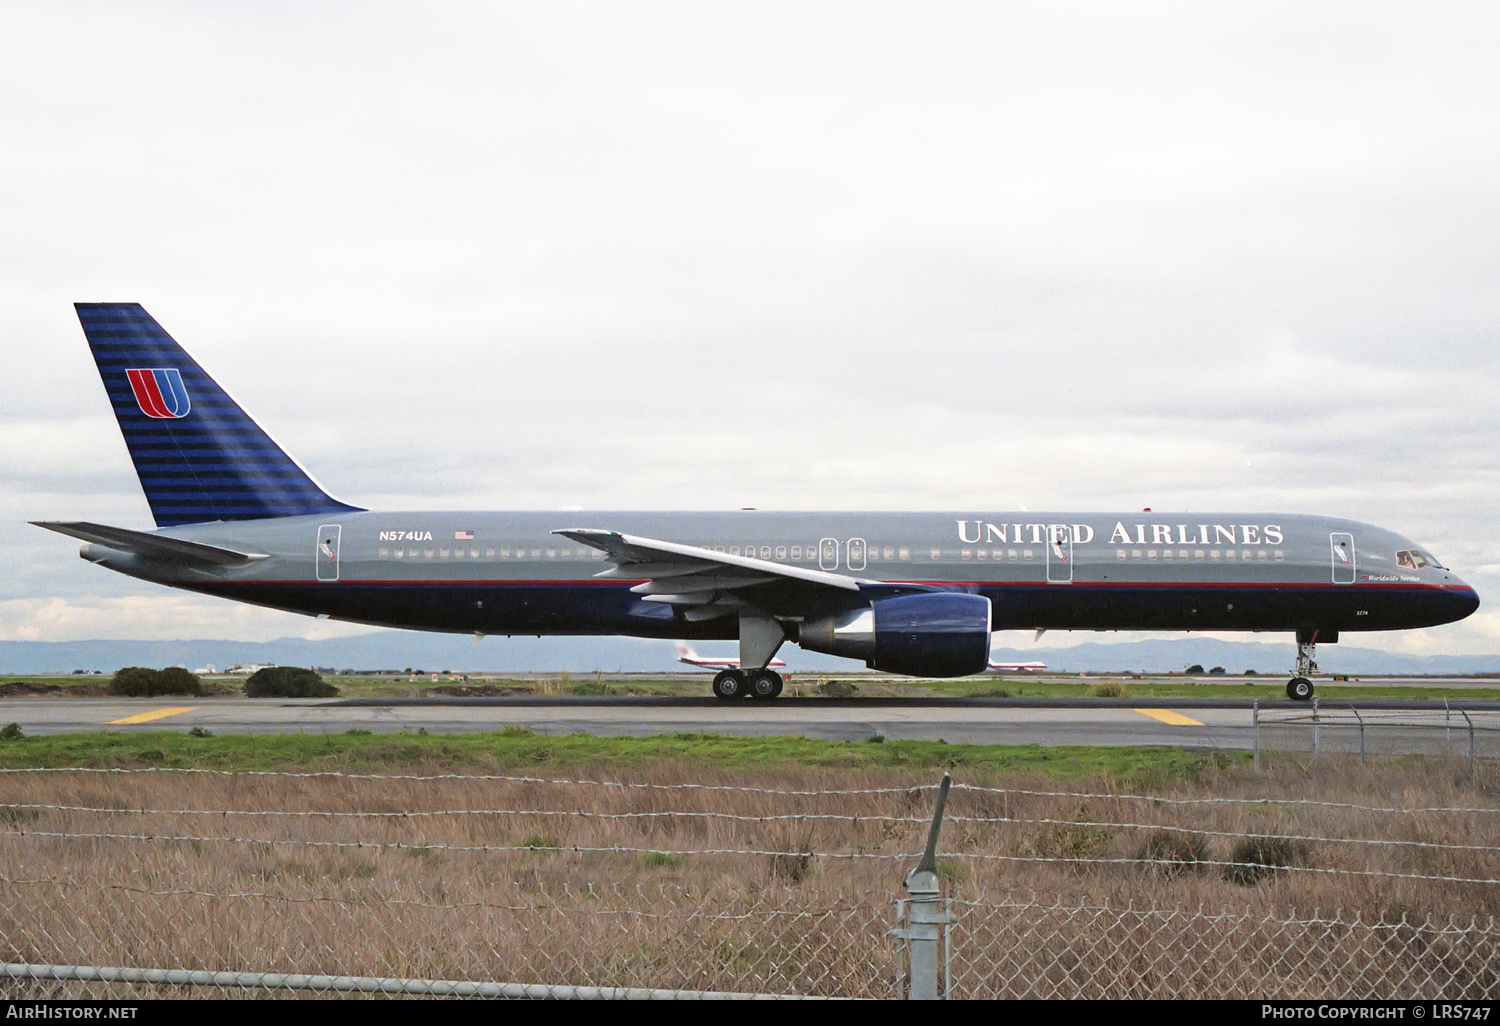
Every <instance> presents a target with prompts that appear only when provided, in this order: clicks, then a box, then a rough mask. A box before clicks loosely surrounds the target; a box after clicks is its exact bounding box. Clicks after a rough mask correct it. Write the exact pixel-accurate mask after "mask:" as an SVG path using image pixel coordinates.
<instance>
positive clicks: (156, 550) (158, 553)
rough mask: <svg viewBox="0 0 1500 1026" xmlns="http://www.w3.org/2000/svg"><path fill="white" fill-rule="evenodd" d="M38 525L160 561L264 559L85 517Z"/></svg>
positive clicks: (234, 563) (207, 562) (220, 563)
mask: <svg viewBox="0 0 1500 1026" xmlns="http://www.w3.org/2000/svg"><path fill="white" fill-rule="evenodd" d="M32 523H33V524H34V525H36V526H37V527H45V528H46V529H47V530H49V531H56V532H57V533H58V534H66V535H68V536H69V537H70V538H77V539H79V540H80V541H86V542H92V543H93V544H95V545H103V546H105V547H106V548H111V549H118V550H119V551H121V552H129V553H131V554H133V555H136V556H140V557H142V558H144V559H153V560H156V561H158V562H162V563H183V564H189V565H194V566H204V565H208V566H243V565H244V564H246V563H250V562H254V561H255V560H259V559H267V558H269V557H267V556H266V554H265V553H263V552H237V551H235V550H234V549H225V548H220V547H219V546H217V545H205V544H203V543H202V542H194V541H185V540H183V539H182V538H169V537H167V536H166V535H160V534H152V533H151V532H149V531H132V530H130V529H129V528H125V527H110V526H109V525H108V524H91V523H88V522H87V521H84V520H69V521H58V520H33V521H32Z"/></svg>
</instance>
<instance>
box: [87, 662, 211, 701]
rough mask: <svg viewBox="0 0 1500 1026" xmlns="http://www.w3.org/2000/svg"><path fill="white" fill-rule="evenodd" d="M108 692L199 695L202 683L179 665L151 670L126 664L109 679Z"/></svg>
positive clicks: (134, 694)
mask: <svg viewBox="0 0 1500 1026" xmlns="http://www.w3.org/2000/svg"><path fill="white" fill-rule="evenodd" d="M109 693H110V694H112V695H126V696H128V697H131V698H144V697H146V696H149V695H201V694H203V685H202V683H201V682H200V681H199V680H198V677H197V675H196V674H192V673H189V672H188V671H187V670H185V669H184V668H182V667H181V666H169V667H167V668H166V669H165V670H152V669H149V668H148V667H145V666H126V667H124V668H122V669H120V670H117V671H116V672H115V675H114V676H113V677H111V678H110V680H109Z"/></svg>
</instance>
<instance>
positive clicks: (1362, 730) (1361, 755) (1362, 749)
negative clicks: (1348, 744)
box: [1349, 709, 1365, 762]
mask: <svg viewBox="0 0 1500 1026" xmlns="http://www.w3.org/2000/svg"><path fill="white" fill-rule="evenodd" d="M1349 711H1350V712H1352V713H1353V714H1354V718H1355V719H1356V720H1358V721H1359V761H1360V762H1364V761H1365V718H1364V717H1363V716H1361V715H1360V714H1359V710H1358V709H1350V710H1349Z"/></svg>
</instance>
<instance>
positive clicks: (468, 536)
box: [453, 531, 474, 541]
mask: <svg viewBox="0 0 1500 1026" xmlns="http://www.w3.org/2000/svg"><path fill="white" fill-rule="evenodd" d="M453 540H454V541H473V540H474V532H473V531H454V532H453Z"/></svg>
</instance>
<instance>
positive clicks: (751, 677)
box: [714, 670, 782, 702]
mask: <svg viewBox="0 0 1500 1026" xmlns="http://www.w3.org/2000/svg"><path fill="white" fill-rule="evenodd" d="M781 688H782V680H781V674H779V673H777V672H776V671H775V670H751V671H750V672H749V673H745V672H743V671H741V670H721V671H719V673H718V674H717V675H715V677H714V697H715V698H718V699H721V700H723V701H726V702H727V701H728V700H730V699H731V698H764V699H772V698H775V697H776V696H777V695H779V694H781Z"/></svg>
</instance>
